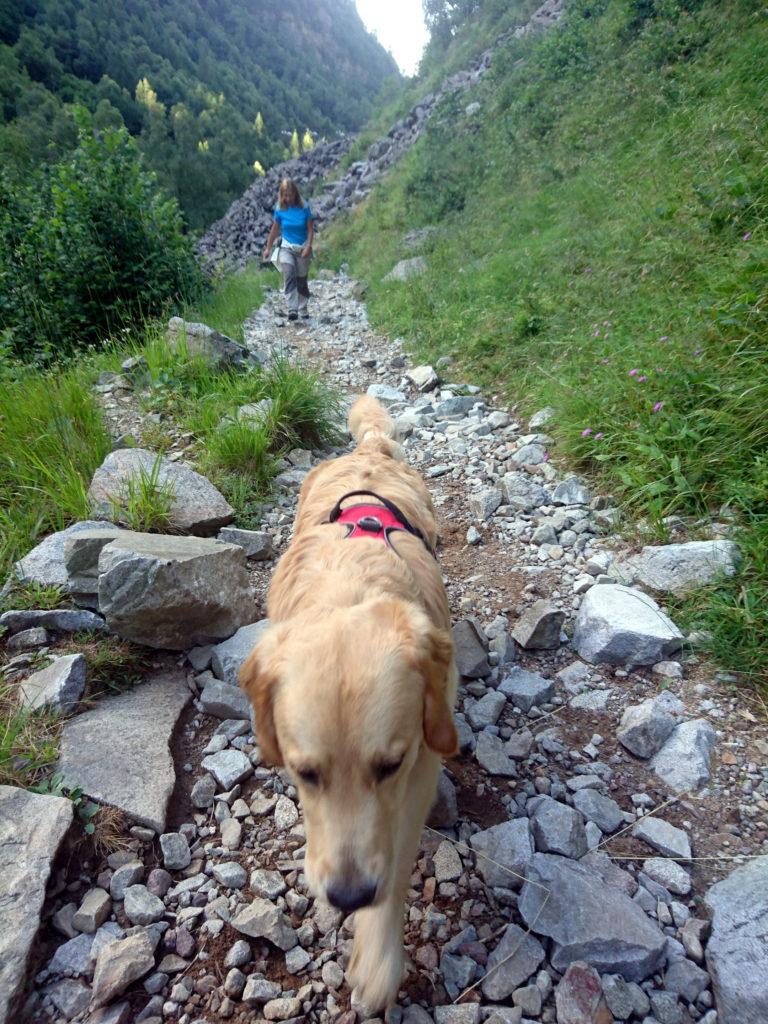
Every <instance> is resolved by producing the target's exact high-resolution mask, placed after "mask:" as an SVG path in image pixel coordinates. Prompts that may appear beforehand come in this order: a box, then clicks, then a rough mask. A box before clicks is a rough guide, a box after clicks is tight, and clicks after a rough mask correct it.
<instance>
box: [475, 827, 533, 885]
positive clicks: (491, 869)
mask: <svg viewBox="0 0 768 1024" xmlns="http://www.w3.org/2000/svg"><path fill="white" fill-rule="evenodd" d="M469 845H470V846H471V847H472V849H473V850H474V851H475V853H476V854H477V871H478V873H479V874H480V876H481V878H482V879H483V881H484V882H485V884H486V885H487V886H489V887H490V888H503V889H519V888H520V886H521V885H522V883H523V880H524V878H525V875H526V872H527V868H528V865H529V864H530V862H531V859H532V857H533V839H532V837H531V830H530V826H529V824H528V819H527V818H516V819H515V820H514V821H503V822H502V823H501V824H500V825H494V826H493V827H492V828H489V829H486V830H485V831H484V832H476V833H475V835H473V836H471V837H470V840H469Z"/></svg>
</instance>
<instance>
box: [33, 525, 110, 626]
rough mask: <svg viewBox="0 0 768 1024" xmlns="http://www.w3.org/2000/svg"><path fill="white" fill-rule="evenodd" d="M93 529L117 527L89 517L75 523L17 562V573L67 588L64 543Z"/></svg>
mask: <svg viewBox="0 0 768 1024" xmlns="http://www.w3.org/2000/svg"><path fill="white" fill-rule="evenodd" d="M92 529H105V530H110V529H111V530H114V529H115V527H114V526H112V524H111V523H99V522H96V521H94V520H90V519H88V520H85V521H84V522H81V523H73V524H72V526H68V527H67V528H66V530H60V531H59V532H58V533H52V534H51V535H50V536H48V537H46V538H45V540H43V541H41V542H40V543H39V544H38V545H37V546H36V547H34V548H32V550H31V551H30V552H28V554H26V555H25V556H24V557H23V558H22V559H21V560H20V561H18V562H17V563H16V565H15V570H16V575H17V576H18V578H19V579H20V580H23V581H26V582H28V583H39V584H41V586H44V587H61V588H62V589H66V587H67V570H66V567H65V565H64V543H65V541H66V540H67V538H68V537H72V536H73V535H74V534H76V533H79V532H80V531H81V530H92ZM36 624H37V623H36ZM39 625H44V623H39Z"/></svg>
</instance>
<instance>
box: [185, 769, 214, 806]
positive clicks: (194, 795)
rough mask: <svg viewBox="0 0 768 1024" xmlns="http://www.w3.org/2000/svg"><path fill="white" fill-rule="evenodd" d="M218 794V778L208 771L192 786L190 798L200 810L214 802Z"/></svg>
mask: <svg viewBox="0 0 768 1024" xmlns="http://www.w3.org/2000/svg"><path fill="white" fill-rule="evenodd" d="M215 796H216V780H215V779H214V777H213V776H212V775H208V774H207V773H206V774H205V775H203V776H202V777H201V778H199V779H198V780H197V782H196V783H195V784H194V786H193V787H192V792H191V793H190V798H191V800H192V805H193V806H194V807H197V808H198V809H199V810H201V811H203V810H206V809H207V808H208V807H210V806H211V804H212V803H213V798H214V797H215Z"/></svg>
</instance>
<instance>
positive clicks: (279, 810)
mask: <svg viewBox="0 0 768 1024" xmlns="http://www.w3.org/2000/svg"><path fill="white" fill-rule="evenodd" d="M298 820H299V812H298V810H297V809H296V804H295V803H294V802H293V800H291V798H290V797H288V796H285V794H282V795H281V796H279V797H278V798H277V803H276V804H275V825H276V827H277V828H278V829H279V830H280V831H281V832H282V831H284V830H285V829H288V828H293V826H294V825H295V824H296V822H297V821H298Z"/></svg>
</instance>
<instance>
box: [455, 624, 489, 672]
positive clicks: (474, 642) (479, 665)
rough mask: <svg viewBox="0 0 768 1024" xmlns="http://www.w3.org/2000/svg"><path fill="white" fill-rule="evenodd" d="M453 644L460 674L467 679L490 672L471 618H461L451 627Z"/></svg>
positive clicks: (483, 648) (483, 645) (482, 645)
mask: <svg viewBox="0 0 768 1024" xmlns="http://www.w3.org/2000/svg"><path fill="white" fill-rule="evenodd" d="M453 644H454V658H455V659H456V667H457V668H458V670H459V674H460V675H462V676H464V677H465V678H467V679H482V678H484V677H485V676H489V675H490V674H491V666H490V665H489V664H488V654H487V651H486V648H485V644H484V643H483V640H482V638H481V636H480V634H479V632H478V630H477V627H476V626H475V624H474V623H473V622H472V620H471V619H462V620H461V622H457V623H456V625H455V626H454V627H453Z"/></svg>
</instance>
